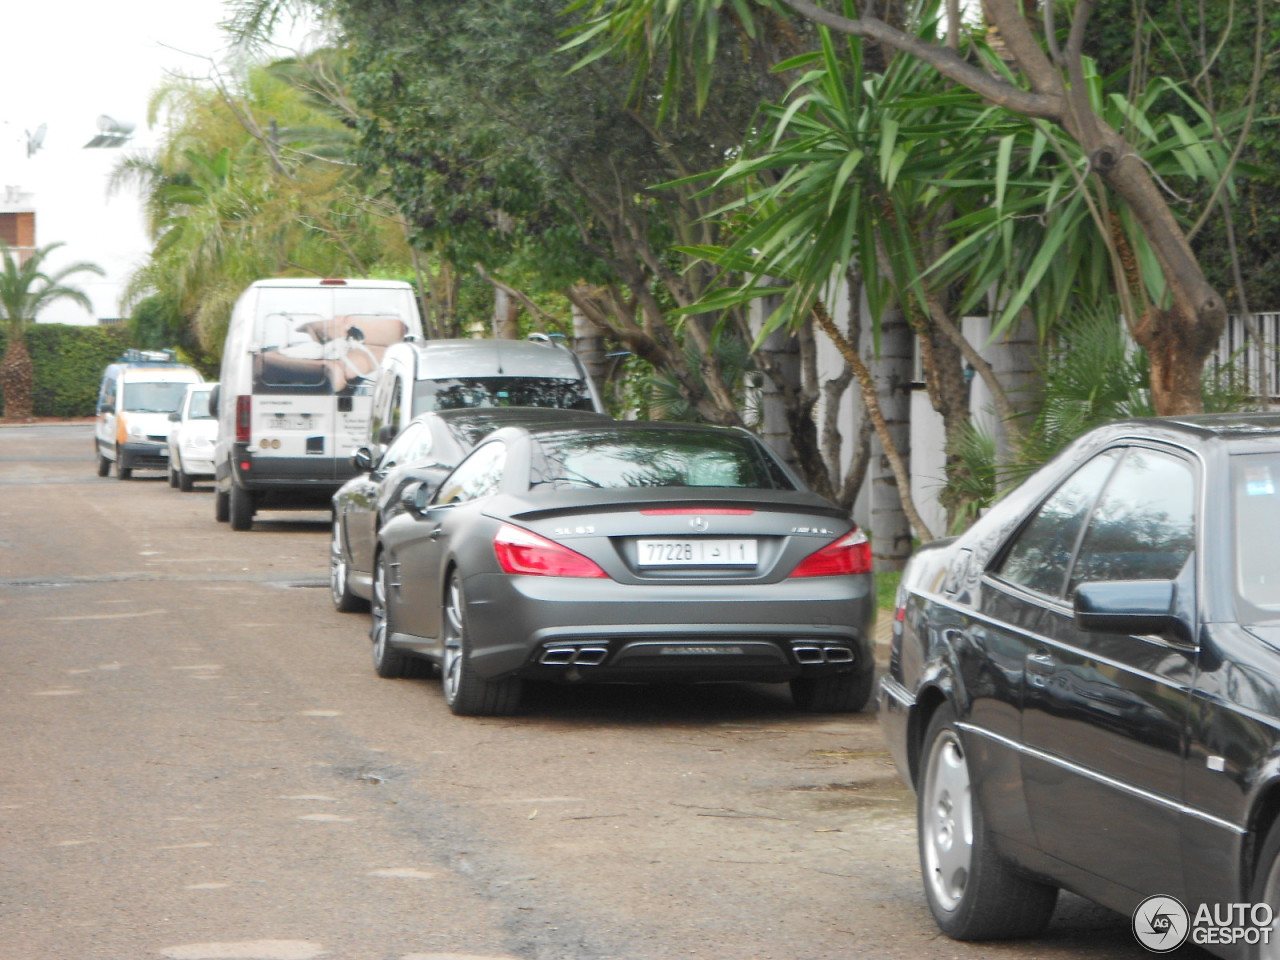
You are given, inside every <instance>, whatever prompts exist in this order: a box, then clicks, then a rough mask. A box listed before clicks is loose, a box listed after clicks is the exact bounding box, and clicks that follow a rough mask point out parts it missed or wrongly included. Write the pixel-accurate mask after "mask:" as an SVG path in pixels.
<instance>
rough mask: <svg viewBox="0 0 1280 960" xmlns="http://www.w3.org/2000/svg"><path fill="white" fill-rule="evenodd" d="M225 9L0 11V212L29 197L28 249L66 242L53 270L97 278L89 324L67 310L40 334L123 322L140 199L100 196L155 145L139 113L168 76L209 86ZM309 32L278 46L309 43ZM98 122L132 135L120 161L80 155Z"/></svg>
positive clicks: (75, 1) (193, 1) (188, 3)
mask: <svg viewBox="0 0 1280 960" xmlns="http://www.w3.org/2000/svg"><path fill="white" fill-rule="evenodd" d="M226 16H227V8H226V6H225V4H224V3H223V0H115V2H110V3H104V2H102V0H63V2H59V3H50V2H39V0H36V2H30V3H5V4H4V5H3V8H2V9H0V36H3V37H4V38H5V43H4V51H3V54H2V55H0V200H3V195H4V193H5V189H6V188H8V187H17V188H19V189H21V190H23V191H25V192H28V193H31V194H33V199H34V206H35V210H36V243H37V244H38V245H40V246H45V245H47V244H50V243H55V242H59V241H61V242H64V243H65V244H66V246H65V247H63V248H61V249H60V250H58V251H57V253H56V254H55V257H56V258H57V259H56V260H54V262H53V264H52V265H53V266H57V265H59V264H62V263H66V262H69V261H73V260H89V261H92V262H94V263H97V264H98V265H99V266H101V267H103V268H104V269H105V270H106V271H107V276H106V277H105V278H101V279H99V278H96V277H93V276H92V275H88V274H86V275H84V279H82V280H80V281H78V283H79V285H80V286H81V287H82V288H83V289H84V290H85V292H86V293H88V294H89V295H90V297H91V299H92V300H93V303H94V313H93V315H92V316H91V315H90V314H88V313H86V312H85V311H84V310H83V308H80V307H77V306H74V305H71V304H69V303H66V304H61V305H58V306H55V307H53V308H51V309H50V310H49V311H48V312H47V313H46V314H44V315H42V316H41V320H42V321H45V322H59V323H96V322H97V320H98V318H99V317H113V316H118V315H119V314H120V303H119V297H120V292H121V290H122V288H123V286H124V284H125V283H126V282H127V280H128V276H129V274H130V273H131V272H132V271H133V270H134V269H135V268H136V267H137V265H138V264H139V263H141V262H142V261H143V260H144V258H145V256H146V252H147V250H148V248H149V243H148V241H147V239H146V235H145V231H144V229H143V222H142V210H141V206H140V203H139V201H138V198H137V196H136V195H134V194H132V193H128V194H118V195H116V196H113V197H111V198H108V196H107V178H108V176H109V174H110V171H111V167H112V166H113V164H114V163H115V162H116V161H117V160H118V159H119V158H120V156H121V155H122V153H123V152H125V151H130V150H145V149H147V148H148V147H150V146H152V145H154V143H155V137H156V132H155V131H152V130H150V129H148V127H147V124H146V118H147V101H148V99H149V98H150V96H151V93H152V92H153V91H154V90H155V89H156V87H158V86H159V85H160V84H161V83H163V82H164V80H165V78H166V76H168V75H171V74H174V73H177V74H181V75H185V76H199V77H203V76H207V75H208V74H209V72H210V62H209V58H214V59H218V58H221V57H222V56H224V55H225V53H226V47H227V43H226V39H225V37H224V36H223V34H222V33H221V32H220V31H219V29H218V26H217V25H218V23H219V22H220V21H221V20H223V19H225V18H226ZM305 34H306V29H305V28H304V27H293V28H292V29H291V30H287V31H286V34H285V36H284V37H283V38H282V42H283V43H285V44H286V45H287V46H290V47H299V46H302V45H304V44H305V43H306V38H305ZM102 114H106V115H108V116H111V117H114V118H116V119H117V120H120V121H124V122H127V123H133V124H136V129H135V131H134V138H133V140H132V142H130V143H129V144H128V145H126V146H125V147H124V148H122V149H105V150H104V149H85V148H84V145H85V144H86V143H88V142H89V140H90V139H92V138H93V136H94V135H95V134H96V133H97V132H98V117H99V116H100V115H102ZM41 124H45V125H46V126H47V132H46V133H45V136H44V144H43V146H42V148H41V149H40V150H38V151H37V152H36V153H35V155H34V156H32V157H28V156H27V131H31V132H32V133H34V132H35V131H36V130H37V128H38V127H39V126H40V125H41Z"/></svg>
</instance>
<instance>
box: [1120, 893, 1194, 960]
mask: <svg viewBox="0 0 1280 960" xmlns="http://www.w3.org/2000/svg"><path fill="white" fill-rule="evenodd" d="M1190 932H1191V914H1189V913H1187V908H1186V907H1184V906H1183V905H1182V903H1181V901H1179V900H1178V899H1176V898H1175V897H1166V896H1163V895H1160V896H1154V897H1147V899H1145V900H1143V901H1142V902H1141V903H1140V904H1138V909H1137V910H1135V911H1133V935H1134V936H1135V937H1136V938H1137V940H1138V942H1139V943H1140V944H1142V945H1143V946H1144V947H1146V948H1147V949H1148V950H1150V951H1151V952H1152V953H1169V952H1170V951H1173V950H1177V949H1178V948H1179V947H1180V946H1182V945H1183V944H1184V943H1185V942H1186V940H1187V934H1188V933H1190Z"/></svg>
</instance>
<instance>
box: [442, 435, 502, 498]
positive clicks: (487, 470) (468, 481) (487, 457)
mask: <svg viewBox="0 0 1280 960" xmlns="http://www.w3.org/2000/svg"><path fill="white" fill-rule="evenodd" d="M506 463H507V447H506V444H504V443H502V442H501V441H498V440H495V441H493V442H492V443H486V444H485V445H484V446H482V447H480V448H479V449H478V450H476V451H475V452H474V453H473V454H471V456H469V457H467V459H466V460H464V461H462V463H460V464H459V465H458V469H456V470H454V471H453V473H451V474H449V476H448V477H447V478H446V479H445V482H444V483H443V484H442V485H441V487H440V490H439V492H438V493H437V494H436V498H435V500H434V501H433V503H434V504H435V505H436V506H443V505H445V504H450V503H464V502H466V501H468V500H477V499H479V498H480V497H487V496H489V495H490V494H493V493H497V491H498V487H499V485H500V484H501V483H502V470H503V468H504V467H505V466H506Z"/></svg>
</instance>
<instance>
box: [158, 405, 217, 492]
mask: <svg viewBox="0 0 1280 960" xmlns="http://www.w3.org/2000/svg"><path fill="white" fill-rule="evenodd" d="M215 386H217V384H213V383H189V384H187V392H186V393H185V394H184V395H183V397H182V406H180V407H179V408H178V409H177V411H175V412H174V413H171V414H169V421H170V423H171V424H172V425H173V428H172V429H171V430H170V431H169V486H171V487H177V488H178V489H180V490H184V491H186V490H190V489H191V485H192V484H193V483H194V482H195V481H196V480H212V479H213V445H214V443H215V442H216V441H217V439H218V418H217V417H216V416H214V415H213V414H212V413H210V412H209V395H210V394H211V393H212V392H213V388H214V387H215Z"/></svg>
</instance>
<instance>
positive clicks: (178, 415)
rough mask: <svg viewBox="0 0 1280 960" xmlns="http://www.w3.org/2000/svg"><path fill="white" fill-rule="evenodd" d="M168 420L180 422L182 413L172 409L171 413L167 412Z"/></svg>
mask: <svg viewBox="0 0 1280 960" xmlns="http://www.w3.org/2000/svg"><path fill="white" fill-rule="evenodd" d="M169 421H170V422H171V423H181V422H182V414H181V413H179V412H178V411H177V410H175V411H173V413H171V414H169Z"/></svg>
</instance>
